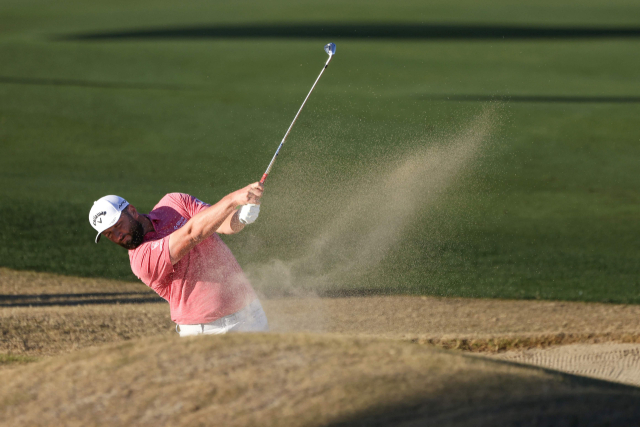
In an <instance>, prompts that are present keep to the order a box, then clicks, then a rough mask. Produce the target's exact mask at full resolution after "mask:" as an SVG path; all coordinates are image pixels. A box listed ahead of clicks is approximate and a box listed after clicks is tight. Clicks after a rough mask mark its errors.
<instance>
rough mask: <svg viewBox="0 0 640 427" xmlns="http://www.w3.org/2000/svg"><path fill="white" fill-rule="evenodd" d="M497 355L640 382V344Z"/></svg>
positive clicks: (594, 375) (637, 384) (592, 346)
mask: <svg viewBox="0 0 640 427" xmlns="http://www.w3.org/2000/svg"><path fill="white" fill-rule="evenodd" d="M495 357H496V358H498V359H501V360H508V361H512V362H518V363H526V364H531V365H537V366H543V367H545V368H550V369H557V370H559V371H563V372H568V373H571V374H577V375H584V376H588V377H592V378H600V379H605V380H609V381H617V382H620V383H625V384H630V385H635V386H640V345H638V344H619V343H606V344H590V345H585V344H572V345H565V346H561V347H554V348H548V349H532V350H526V351H509V352H506V353H502V354H499V355H496V356H495Z"/></svg>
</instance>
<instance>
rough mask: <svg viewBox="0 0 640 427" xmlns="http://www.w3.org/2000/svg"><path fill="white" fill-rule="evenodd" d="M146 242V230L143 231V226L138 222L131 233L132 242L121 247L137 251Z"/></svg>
mask: <svg viewBox="0 0 640 427" xmlns="http://www.w3.org/2000/svg"><path fill="white" fill-rule="evenodd" d="M143 240H144V230H143V229H142V224H141V223H139V222H137V223H136V225H135V228H134V229H133V231H132V232H131V242H128V243H122V244H121V245H120V246H122V247H123V248H126V249H129V250H131V249H135V248H137V247H138V246H140V245H141V244H142V241H143Z"/></svg>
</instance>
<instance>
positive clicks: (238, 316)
mask: <svg viewBox="0 0 640 427" xmlns="http://www.w3.org/2000/svg"><path fill="white" fill-rule="evenodd" d="M257 309H260V310H261V309H262V305H261V304H260V300H258V299H257V298H256V299H254V300H253V301H251V302H250V303H249V304H247V305H246V306H245V307H244V308H242V309H240V310H238V311H236V312H235V313H232V314H229V315H226V316H223V317H220V318H218V319H216V320H212V321H210V322H203V323H189V324H182V323H178V324H177V325H178V326H180V329H181V330H187V329H189V328H191V327H193V328H203V327H205V328H206V327H207V326H213V327H219V326H225V325H227V324H231V323H237V322H239V321H241V320H242V319H244V318H246V317H247V316H251V314H252V313H253V311H254V310H257Z"/></svg>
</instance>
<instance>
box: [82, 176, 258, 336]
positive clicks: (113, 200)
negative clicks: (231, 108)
mask: <svg viewBox="0 0 640 427" xmlns="http://www.w3.org/2000/svg"><path fill="white" fill-rule="evenodd" d="M263 189H264V187H263V185H262V184H260V183H259V182H256V183H254V184H251V185H248V186H246V187H244V188H241V189H240V190H237V191H235V192H233V193H230V194H228V195H227V196H225V197H223V198H222V200H220V201H219V202H218V203H216V204H214V205H211V206H210V205H208V204H206V203H204V202H201V201H200V200H198V199H196V198H195V197H193V196H189V195H187V194H182V193H171V194H167V195H166V196H164V197H163V198H162V199H161V200H160V202H158V204H157V205H156V206H155V207H154V208H153V210H152V211H151V212H149V213H148V214H141V213H139V212H138V211H137V210H136V208H135V207H133V206H132V205H130V204H129V203H128V202H127V201H126V200H125V199H123V198H122V197H118V196H105V197H102V198H101V199H100V200H98V201H96V202H94V204H93V207H92V208H91V211H90V213H89V222H90V223H91V225H92V226H93V228H95V230H96V231H97V232H98V235H97V236H96V239H95V241H96V243H98V241H99V240H100V236H102V235H104V236H105V237H106V238H107V239H109V240H111V241H112V242H114V243H116V244H118V245H120V246H122V247H123V248H125V249H128V250H129V260H130V263H131V270H132V271H133V273H134V274H135V275H136V276H137V277H138V278H139V279H140V280H142V281H143V282H144V283H145V284H146V285H147V286H149V287H150V288H152V289H153V290H154V291H156V292H157V293H158V295H160V296H161V297H162V298H164V299H165V300H167V301H168V302H169V306H170V309H171V320H173V321H174V322H175V323H176V324H177V325H178V326H177V327H176V329H177V330H178V331H179V333H180V336H183V337H184V336H190V335H200V334H223V333H227V332H251V331H267V330H268V329H269V326H268V323H267V317H266V315H265V313H264V311H263V310H262V306H261V304H260V301H259V300H258V298H257V297H256V294H255V292H254V290H253V288H252V287H251V284H250V283H249V281H248V280H247V278H246V277H245V275H244V274H243V272H242V269H241V268H240V265H239V264H238V262H237V261H236V259H235V257H234V256H233V254H232V253H231V251H230V250H229V248H228V247H227V246H226V245H225V244H224V243H223V242H222V240H221V239H220V237H219V236H218V234H220V233H221V234H234V233H237V232H239V231H241V230H242V229H243V228H244V226H245V224H250V223H252V222H254V221H255V220H256V219H257V217H258V214H259V211H260V206H259V203H260V197H261V196H262V192H263ZM243 205H244V206H243ZM239 206H243V208H242V209H237V208H238V207H239Z"/></svg>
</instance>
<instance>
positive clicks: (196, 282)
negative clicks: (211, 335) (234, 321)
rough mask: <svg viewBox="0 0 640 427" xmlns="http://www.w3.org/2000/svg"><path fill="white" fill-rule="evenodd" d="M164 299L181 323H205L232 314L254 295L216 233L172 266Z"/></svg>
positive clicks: (176, 320)
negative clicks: (171, 278)
mask: <svg viewBox="0 0 640 427" xmlns="http://www.w3.org/2000/svg"><path fill="white" fill-rule="evenodd" d="M167 296H168V298H167V299H168V301H169V304H170V305H171V319H172V320H173V321H174V322H176V323H178V324H181V325H190V324H196V323H208V322H212V321H214V320H216V319H219V318H221V317H224V316H227V315H229V314H232V313H235V312H237V311H239V310H241V309H242V308H244V307H245V306H247V305H248V304H249V303H250V302H251V301H252V300H253V299H254V298H255V297H256V296H255V293H254V292H253V288H252V287H251V285H250V284H249V281H248V280H247V278H246V276H245V275H244V273H243V272H242V269H241V268H240V265H239V264H238V262H237V261H236V259H235V257H234V256H233V254H232V253H231V251H230V250H229V248H228V247H227V245H225V244H224V242H223V241H222V240H221V239H220V237H219V236H218V235H217V234H214V235H213V236H211V237H209V238H208V239H206V240H205V241H203V242H202V243H200V244H199V245H197V246H195V247H194V248H193V249H192V250H191V251H190V252H189V253H188V254H187V255H186V256H184V257H183V258H182V259H181V260H180V261H179V262H178V263H177V264H176V265H174V272H173V280H172V282H171V285H170V287H169V292H168V295H167Z"/></svg>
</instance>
